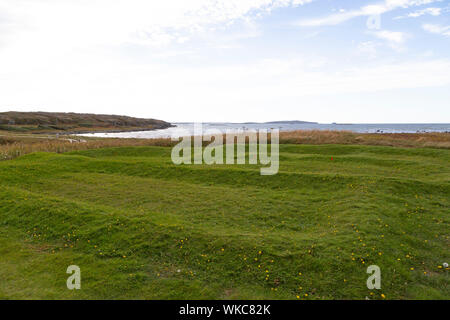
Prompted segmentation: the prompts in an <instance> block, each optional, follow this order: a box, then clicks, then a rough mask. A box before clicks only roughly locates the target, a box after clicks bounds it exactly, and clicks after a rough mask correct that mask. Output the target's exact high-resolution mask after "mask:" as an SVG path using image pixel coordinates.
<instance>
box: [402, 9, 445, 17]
mask: <svg viewBox="0 0 450 320" xmlns="http://www.w3.org/2000/svg"><path fill="white" fill-rule="evenodd" d="M441 13H442V8H425V9H422V10H417V11H414V12H411V13H408V14H407V15H406V17H409V18H418V17H421V16H423V15H426V14H429V15H432V16H439V15H441Z"/></svg>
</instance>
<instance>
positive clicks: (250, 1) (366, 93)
mask: <svg viewBox="0 0 450 320" xmlns="http://www.w3.org/2000/svg"><path fill="white" fill-rule="evenodd" d="M449 17H450V1H448V0H441V1H438V0H386V1H382V0H379V1H377V0H370V1H354V0H151V1H148V0H0V111H9V110H22V111H37V110H40V111H64V112H69V111H72V112H89V113H106V114H124V115H131V116H138V117H150V118H158V119H163V120H167V121H234V122H244V121H270V120H308V121H318V122H324V123H325V122H360V123H376V122H378V123H380V122H383V123H392V122H422V123H423V122H441V123H442V122H450V19H449Z"/></svg>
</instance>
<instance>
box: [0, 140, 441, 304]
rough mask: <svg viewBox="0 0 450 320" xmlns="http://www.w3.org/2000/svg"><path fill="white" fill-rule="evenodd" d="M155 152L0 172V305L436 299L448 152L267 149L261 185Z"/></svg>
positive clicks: (125, 150) (88, 153)
mask: <svg viewBox="0 0 450 320" xmlns="http://www.w3.org/2000/svg"><path fill="white" fill-rule="evenodd" d="M170 152H171V149H170V148H165V147H121V148H106V149H97V150H84V151H74V152H71V153H65V154H54V153H33V154H29V155H26V156H23V157H20V158H17V159H14V160H9V161H3V162H0V256H1V257H2V258H1V259H0V279H2V281H0V298H19V299H23V298H32V299H37V298H43V299H55V298H62V299H65V298H76V299H78V298H79V299H103V298H112V299H116V298H117V299H119V298H133V299H135V298H136V299H190V298H191V299H199V298H206V299H232V298H242V299H246V298H251V299H266V298H269V299H365V298H366V297H369V298H370V299H383V298H386V299H406V298H408V299H432V298H435V299H449V298H450V290H449V287H448V285H449V278H448V270H445V269H443V268H442V263H443V262H449V261H448V260H450V259H449V255H448V252H449V251H448V248H449V237H448V230H449V216H448V213H449V207H450V200H449V199H450V197H449V196H450V183H449V178H450V168H449V163H450V151H449V150H446V149H402V148H391V147H370V146H342V145H321V146H308V145H281V146H280V152H281V153H280V172H279V174H278V175H276V176H269V177H268V176H261V175H260V174H259V167H258V166H254V165H245V166H242V165H241V166H237V165H232V166H226V165H224V166H206V165H200V166H198V165H184V166H175V165H173V164H172V162H171V159H170ZM72 264H75V265H78V266H79V267H80V268H81V278H82V280H81V285H82V288H81V290H74V291H70V290H68V289H67V288H66V279H67V277H68V276H69V275H67V274H66V268H67V266H69V265H72ZM372 264H375V265H378V266H379V267H380V268H381V273H382V289H381V290H369V289H367V287H366V280H367V277H368V276H369V275H368V274H367V273H366V269H367V267H368V266H369V265H372Z"/></svg>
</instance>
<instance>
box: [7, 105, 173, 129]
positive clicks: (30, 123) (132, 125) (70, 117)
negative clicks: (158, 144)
mask: <svg viewBox="0 0 450 320" xmlns="http://www.w3.org/2000/svg"><path fill="white" fill-rule="evenodd" d="M172 126H173V125H172V124H170V123H168V122H166V121H162V120H156V119H143V118H134V117H128V116H118V115H106V114H90V113H72V112H70V113H63V112H40V111H39V112H16V111H9V112H0V131H12V132H16V133H20V132H22V133H61V134H79V133H91V132H123V131H149V130H157V129H165V128H169V127H172Z"/></svg>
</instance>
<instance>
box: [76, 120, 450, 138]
mask: <svg viewBox="0 0 450 320" xmlns="http://www.w3.org/2000/svg"><path fill="white" fill-rule="evenodd" d="M173 125H175V127H172V128H168V129H161V130H154V131H134V132H117V133H89V134H80V135H81V136H86V137H89V136H91V137H92V136H94V137H110V138H143V139H153V138H170V137H172V136H180V135H186V133H189V135H193V133H194V124H193V123H186V122H184V123H173ZM202 125H203V132H205V131H206V130H210V129H217V130H220V131H221V132H223V133H225V131H226V130H230V131H234V130H236V131H237V130H240V129H242V130H250V129H255V130H259V129H268V130H272V129H279V130H280V131H294V130H337V131H353V132H359V133H421V132H450V123H426V124H425V123H424V124H421V123H393V124H391V123H389V124H387V123H386V124H384V123H379V124H375V123H374V124H319V123H301V122H293V121H286V122H269V123H217V122H206V123H203V124H202Z"/></svg>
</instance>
